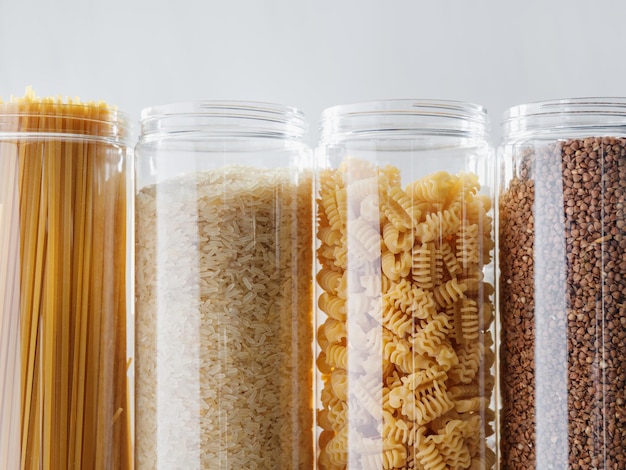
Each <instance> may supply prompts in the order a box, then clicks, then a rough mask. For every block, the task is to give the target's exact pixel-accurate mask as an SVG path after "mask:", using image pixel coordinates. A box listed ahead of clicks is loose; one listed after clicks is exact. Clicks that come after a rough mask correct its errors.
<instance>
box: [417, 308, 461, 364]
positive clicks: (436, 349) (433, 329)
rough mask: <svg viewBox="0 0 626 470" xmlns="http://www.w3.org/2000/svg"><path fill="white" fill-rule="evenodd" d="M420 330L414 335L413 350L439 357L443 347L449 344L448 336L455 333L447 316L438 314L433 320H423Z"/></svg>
mask: <svg viewBox="0 0 626 470" xmlns="http://www.w3.org/2000/svg"><path fill="white" fill-rule="evenodd" d="M419 324H420V328H419V329H417V331H415V332H414V333H413V336H412V338H411V343H412V344H413V349H414V350H415V351H417V352H419V353H421V354H428V355H430V356H432V357H437V356H438V355H439V353H440V348H441V346H442V345H444V344H446V343H449V341H448V336H449V335H450V332H451V331H453V326H452V323H451V322H450V319H449V318H448V316H447V315H445V314H437V315H435V316H434V317H433V318H432V319H431V320H428V321H425V320H421V321H420V322H419Z"/></svg>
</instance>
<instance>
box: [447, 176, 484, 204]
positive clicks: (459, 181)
mask: <svg viewBox="0 0 626 470" xmlns="http://www.w3.org/2000/svg"><path fill="white" fill-rule="evenodd" d="M479 187H480V184H479V183H478V175H476V174H474V173H459V174H458V175H456V176H452V177H451V178H450V186H449V188H448V194H447V195H446V203H447V205H448V206H450V205H451V204H453V203H454V202H463V203H465V204H467V203H469V202H471V201H473V200H474V198H475V196H476V192H477V191H478V188H479Z"/></svg>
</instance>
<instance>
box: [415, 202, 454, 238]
mask: <svg viewBox="0 0 626 470" xmlns="http://www.w3.org/2000/svg"><path fill="white" fill-rule="evenodd" d="M460 225H461V220H460V219H459V214H458V212H457V211H455V210H448V209H444V210H442V211H437V212H435V213H432V214H428V215H426V218H425V220H424V221H423V222H421V223H419V224H417V225H416V226H415V238H417V239H418V240H419V241H421V242H422V243H426V242H432V241H438V242H440V243H441V241H442V240H444V239H446V238H448V237H450V236H452V235H454V234H456V232H457V231H458V230H459V227H460Z"/></svg>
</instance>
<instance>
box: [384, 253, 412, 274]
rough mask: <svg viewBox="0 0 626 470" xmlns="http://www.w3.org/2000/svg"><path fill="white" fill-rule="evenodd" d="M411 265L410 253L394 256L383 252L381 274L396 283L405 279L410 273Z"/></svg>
mask: <svg viewBox="0 0 626 470" xmlns="http://www.w3.org/2000/svg"><path fill="white" fill-rule="evenodd" d="M411 264H412V261H411V252H410V251H403V252H401V253H396V254H394V253H391V252H390V251H385V252H383V254H382V258H381V267H382V270H383V274H384V275H385V276H387V278H388V279H389V280H391V281H398V280H400V279H401V278H403V277H407V276H408V275H409V273H410V272H411Z"/></svg>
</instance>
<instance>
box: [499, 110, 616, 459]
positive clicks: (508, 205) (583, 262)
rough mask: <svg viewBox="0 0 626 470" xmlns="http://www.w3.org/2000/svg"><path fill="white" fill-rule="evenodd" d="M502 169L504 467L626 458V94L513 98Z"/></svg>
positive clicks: (506, 119) (507, 117)
mask: <svg viewBox="0 0 626 470" xmlns="http://www.w3.org/2000/svg"><path fill="white" fill-rule="evenodd" d="M499 169H500V170H499V173H500V176H499V181H500V187H499V256H500V268H501V274H500V281H499V291H500V312H501V319H502V321H501V328H502V333H501V341H500V344H501V351H500V357H501V369H500V377H501V395H502V415H501V436H502V438H501V456H502V468H507V469H529V468H538V469H545V468H558V469H583V468H584V469H588V468H607V469H608V468H626V404H625V401H626V219H625V217H624V204H625V200H624V199H625V194H626V99H623V98H618V99H612V98H610V99H604V98H590V99H572V100H562V101H548V102H540V103H532V104H528V105H522V106H517V107H514V108H511V109H510V110H509V111H508V112H507V113H506V114H505V116H504V121H503V142H502V145H501V148H500V155H499Z"/></svg>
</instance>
